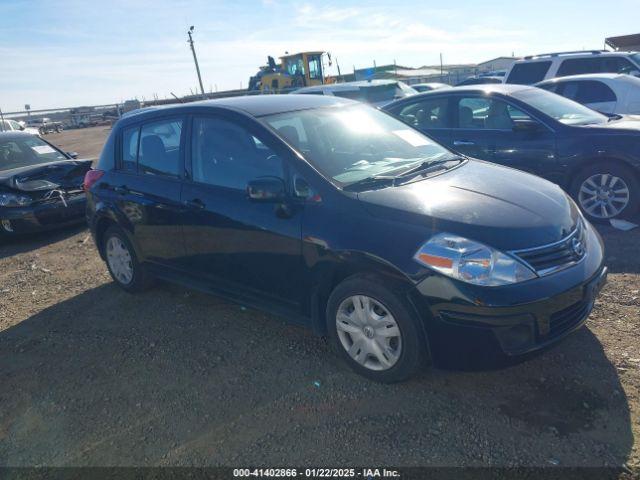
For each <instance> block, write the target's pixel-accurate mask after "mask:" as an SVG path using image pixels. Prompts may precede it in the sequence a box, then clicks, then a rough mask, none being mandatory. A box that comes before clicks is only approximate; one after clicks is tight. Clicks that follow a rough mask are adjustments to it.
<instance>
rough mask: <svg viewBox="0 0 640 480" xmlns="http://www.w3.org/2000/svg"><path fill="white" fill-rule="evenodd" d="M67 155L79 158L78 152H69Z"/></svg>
mask: <svg viewBox="0 0 640 480" xmlns="http://www.w3.org/2000/svg"><path fill="white" fill-rule="evenodd" d="M67 155H69V156H70V157H71V158H78V152H67Z"/></svg>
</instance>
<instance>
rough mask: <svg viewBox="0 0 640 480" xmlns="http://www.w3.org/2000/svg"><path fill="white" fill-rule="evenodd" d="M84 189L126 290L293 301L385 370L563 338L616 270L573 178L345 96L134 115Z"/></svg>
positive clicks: (393, 373) (388, 374) (402, 370)
mask: <svg viewBox="0 0 640 480" xmlns="http://www.w3.org/2000/svg"><path fill="white" fill-rule="evenodd" d="M85 189H86V190H87V217H88V222H89V225H90V227H91V231H92V233H93V235H94V238H95V241H96V244H97V246H98V250H99V252H100V255H101V256H102V258H103V259H104V260H105V261H106V263H107V266H108V267H109V271H110V272H111V275H112V277H113V279H114V280H115V282H116V283H117V284H118V285H120V286H121V287H122V288H123V289H125V290H127V291H130V292H135V291H139V290H141V289H143V288H146V287H148V286H149V285H150V284H151V283H152V282H153V279H154V278H162V279H167V280H170V281H175V282H180V283H183V284H186V285H189V286H192V287H195V288H199V289H202V290H205V291H210V292H214V293H216V294H218V295H222V296H224V297H226V298H229V299H231V300H234V301H237V302H242V303H243V304H245V305H252V306H256V307H259V308H262V309H265V310H268V311H271V312H275V313H277V314H281V315H284V316H286V317H287V318H289V319H291V320H292V321H294V322H297V323H300V324H303V325H306V326H308V327H310V328H311V329H313V331H314V332H316V333H318V334H322V335H324V334H328V335H329V336H330V337H331V339H332V340H333V342H334V343H335V345H336V348H337V349H338V351H339V352H340V355H342V356H343V358H344V359H345V360H346V361H347V362H348V363H349V364H350V365H351V366H352V367H353V368H354V369H355V370H356V371H358V372H360V373H361V374H363V375H366V376H368V377H370V378H372V379H375V380H378V381H386V382H391V381H398V380H402V379H404V378H407V377H408V376H410V375H411V374H413V373H414V372H416V371H417V370H418V369H419V368H420V367H421V366H422V365H424V364H425V363H428V362H429V361H430V360H431V359H432V358H435V357H437V356H438V355H439V354H440V353H441V352H442V351H447V352H449V353H451V352H456V351H458V352H460V353H461V354H465V353H466V352H468V351H469V349H473V350H476V351H477V349H478V348H479V347H480V346H481V345H483V346H484V347H483V348H484V349H486V350H484V351H485V352H487V353H489V352H498V353H499V354H500V355H504V354H506V355H520V354H523V353H526V352H530V351H533V350H537V349H540V348H543V347H544V346H546V345H550V344H552V343H554V342H556V341H558V340H559V339H561V338H563V337H565V336H566V335H567V334H569V333H570V332H572V331H574V330H575V329H577V328H578V327H579V326H581V325H582V324H583V323H584V321H585V320H586V318H587V317H588V315H589V313H590V311H591V309H592V307H593V304H594V299H595V297H596V295H597V293H598V291H599V289H600V287H601V286H602V284H603V283H604V281H605V278H606V273H607V270H606V267H605V266H604V265H603V258H604V257H603V245H602V241H601V239H600V237H599V236H598V234H597V233H596V232H595V231H594V229H593V228H592V227H591V225H590V224H589V222H587V221H586V220H585V219H584V218H583V216H582V215H581V213H580V211H579V209H578V208H577V207H576V205H575V203H574V202H573V201H572V200H571V199H570V198H569V197H568V196H567V195H566V194H565V193H564V192H563V191H562V189H561V188H560V187H558V186H557V185H555V184H553V183H550V182H547V181H546V180H543V179H541V178H538V177H535V176H533V175H529V174H527V173H524V172H519V171H517V170H512V169H507V168H503V167H500V166H497V165H492V164H488V163H485V162H479V161H476V160H470V159H468V158H466V157H463V156H460V155H458V154H456V153H453V152H452V151H450V150H448V149H446V148H444V147H442V146H440V145H438V144H437V143H435V142H434V141H433V140H431V139H430V138H428V137H426V136H424V135H423V134H421V133H420V132H418V131H417V130H415V129H413V128H411V127H409V126H407V125H406V124H404V123H402V122H401V121H399V120H397V119H395V118H393V117H392V116H390V115H387V114H386V113H384V112H381V111H379V110H376V109H373V108H371V107H369V106H366V105H362V104H359V103H356V102H353V101H350V100H344V99H338V98H335V97H325V96H315V95H282V96H260V97H243V98H233V99H224V100H216V101H207V102H201V103H193V104H186V105H179V106H170V107H165V108H157V109H149V110H145V111H140V112H139V113H134V114H131V115H129V116H127V117H126V118H124V119H122V120H120V121H119V122H118V123H117V125H116V126H115V127H114V129H113V132H112V133H111V135H110V137H109V139H108V141H107V143H106V145H105V147H104V150H103V152H102V155H101V157H100V160H99V163H98V165H97V168H96V169H95V170H91V171H90V172H89V173H88V174H87V176H86V178H85Z"/></svg>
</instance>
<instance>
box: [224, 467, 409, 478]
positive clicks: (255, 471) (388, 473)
mask: <svg viewBox="0 0 640 480" xmlns="http://www.w3.org/2000/svg"><path fill="white" fill-rule="evenodd" d="M233 476H234V477H251V478H278V477H280V478H287V477H288V478H295V477H301V478H366V479H372V478H399V477H400V472H398V471H397V470H389V469H386V468H362V469H355V468H304V469H297V468H235V469H234V470H233Z"/></svg>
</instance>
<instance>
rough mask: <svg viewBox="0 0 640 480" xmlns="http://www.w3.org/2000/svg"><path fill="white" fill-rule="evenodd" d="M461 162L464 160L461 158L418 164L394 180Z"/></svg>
mask: <svg viewBox="0 0 640 480" xmlns="http://www.w3.org/2000/svg"><path fill="white" fill-rule="evenodd" d="M463 160H464V158H463V157H450V158H447V159H442V160H431V161H425V162H420V163H419V164H418V165H414V166H413V167H411V168H409V170H405V171H404V172H402V173H401V174H400V175H398V176H397V177H396V178H405V177H408V176H409V175H413V174H414V173H418V172H422V171H424V172H425V173H427V172H431V171H433V170H439V169H441V168H444V164H445V163H449V162H458V163H460V162H461V161H463Z"/></svg>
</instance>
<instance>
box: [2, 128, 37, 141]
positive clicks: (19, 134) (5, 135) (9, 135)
mask: <svg viewBox="0 0 640 480" xmlns="http://www.w3.org/2000/svg"><path fill="white" fill-rule="evenodd" d="M24 137H30V138H32V137H33V134H31V133H27V132H23V131H21V130H11V131H9V132H2V131H0V140H11V139H13V138H24Z"/></svg>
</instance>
